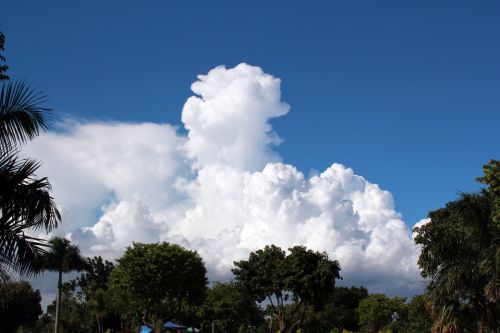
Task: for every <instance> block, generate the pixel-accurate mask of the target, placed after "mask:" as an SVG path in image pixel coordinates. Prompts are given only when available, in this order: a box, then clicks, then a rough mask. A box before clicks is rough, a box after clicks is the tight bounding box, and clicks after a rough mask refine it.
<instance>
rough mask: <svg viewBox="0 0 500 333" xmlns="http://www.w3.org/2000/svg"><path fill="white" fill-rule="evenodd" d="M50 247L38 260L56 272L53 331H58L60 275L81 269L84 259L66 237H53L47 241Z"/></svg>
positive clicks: (43, 265) (41, 264)
mask: <svg viewBox="0 0 500 333" xmlns="http://www.w3.org/2000/svg"><path fill="white" fill-rule="evenodd" d="M49 244H50V249H49V251H48V252H47V253H45V254H44V255H43V257H42V260H41V261H40V266H41V267H42V268H43V269H46V270H49V271H52V272H58V279H57V298H56V311H55V312H56V313H55V325H54V332H55V333H58V331H59V312H60V307H61V291H62V286H63V285H62V275H63V273H69V272H72V271H81V270H82V269H83V268H84V267H85V259H84V258H83V257H82V256H81V255H80V250H79V249H78V247H77V246H76V245H73V244H71V242H70V241H69V240H68V239H66V238H61V237H53V238H51V239H50V241H49Z"/></svg>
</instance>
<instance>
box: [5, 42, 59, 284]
mask: <svg viewBox="0 0 500 333" xmlns="http://www.w3.org/2000/svg"><path fill="white" fill-rule="evenodd" d="M3 44H4V36H3V34H1V33H0V50H2V51H3ZM4 60H5V59H4V58H3V56H1V55H0V62H2V61H4ZM6 69H7V67H6V66H0V80H4V79H6V78H7V76H5V75H4V74H3V73H4V72H5V70H6ZM44 101H45V96H44V95H42V94H40V93H38V92H36V91H34V90H33V89H31V88H30V87H29V85H27V84H26V83H24V82H20V83H18V82H10V81H9V82H2V87H1V91H0V188H1V189H2V190H1V191H0V283H4V282H6V281H8V280H9V278H10V274H9V272H10V271H12V270H13V271H15V272H17V273H19V274H21V275H30V274H35V273H36V272H37V270H36V267H37V266H36V263H37V261H38V259H39V257H40V255H41V254H42V253H43V252H44V249H45V247H46V242H45V241H44V240H42V239H38V238H35V237H32V236H29V232H32V231H38V230H41V229H44V230H46V231H50V230H52V229H53V228H55V227H56V226H57V225H58V223H59V222H60V220H61V217H60V215H59V212H58V211H57V208H56V205H55V203H54V201H53V199H52V197H51V196H50V189H51V187H50V184H49V182H48V180H47V178H37V177H36V175H35V172H36V170H37V169H38V166H39V164H38V163H37V162H36V161H34V160H30V159H21V158H20V157H19V154H18V148H19V146H20V145H21V144H23V143H25V142H27V141H29V140H32V139H34V138H35V137H36V136H38V134H39V133H40V131H45V130H46V129H47V128H48V125H49V121H50V117H51V110H49V109H47V108H44V107H42V104H43V102H44Z"/></svg>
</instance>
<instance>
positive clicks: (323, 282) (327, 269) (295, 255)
mask: <svg viewBox="0 0 500 333" xmlns="http://www.w3.org/2000/svg"><path fill="white" fill-rule="evenodd" d="M289 251H290V254H289V255H288V256H287V255H286V253H285V251H283V250H282V249H280V248H279V247H277V246H275V245H271V246H266V247H265V248H264V249H262V250H258V251H256V252H252V253H250V256H249V259H248V260H242V261H238V262H235V266H236V268H234V269H233V273H234V275H235V278H236V281H237V282H238V283H239V284H240V285H241V286H242V288H243V289H244V290H245V291H246V292H247V293H248V294H249V295H250V296H251V297H252V299H254V300H255V301H258V302H262V301H263V300H265V299H267V300H268V301H269V303H270V309H271V313H272V315H273V316H274V317H275V318H276V319H277V321H278V326H279V329H280V331H281V332H293V331H294V330H295V328H296V327H297V325H299V324H300V323H301V322H302V319H303V317H304V315H305V312H306V309H307V307H308V306H311V307H313V308H314V309H322V308H324V306H325V303H326V300H327V299H328V297H329V296H330V295H331V294H332V293H333V290H334V287H335V279H336V278H339V271H340V266H339V264H338V262H337V261H336V260H330V259H329V258H328V256H327V255H326V253H319V252H314V251H311V250H307V249H306V248H305V247H303V246H295V247H293V248H290V249H289ZM289 301H292V302H293V303H292V304H288V306H286V305H287V303H288V302H289ZM286 307H287V309H285V308H286Z"/></svg>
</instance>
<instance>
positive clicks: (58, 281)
mask: <svg viewBox="0 0 500 333" xmlns="http://www.w3.org/2000/svg"><path fill="white" fill-rule="evenodd" d="M61 289H62V271H59V279H58V280H57V297H56V322H55V325H54V333H58V331H59V310H60V307H61Z"/></svg>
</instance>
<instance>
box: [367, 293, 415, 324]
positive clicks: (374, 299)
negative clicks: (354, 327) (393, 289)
mask: <svg viewBox="0 0 500 333" xmlns="http://www.w3.org/2000/svg"><path fill="white" fill-rule="evenodd" d="M404 302H405V299H404V298H399V297H395V298H392V299H391V298H389V297H387V296H386V295H384V294H372V295H370V296H368V297H367V298H365V299H363V300H362V301H361V302H360V303H359V324H360V326H361V328H362V330H363V331H364V332H370V333H377V332H378V331H380V330H382V329H389V330H391V331H393V332H398V331H400V330H401V331H402V326H403V323H404V321H405V320H406V317H407V316H406V307H405V303H404Z"/></svg>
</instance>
